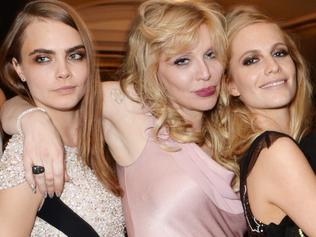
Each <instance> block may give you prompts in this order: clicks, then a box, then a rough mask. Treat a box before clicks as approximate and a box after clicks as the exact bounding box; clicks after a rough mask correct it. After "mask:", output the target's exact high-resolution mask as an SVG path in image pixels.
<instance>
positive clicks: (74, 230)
mask: <svg viewBox="0 0 316 237" xmlns="http://www.w3.org/2000/svg"><path fill="white" fill-rule="evenodd" d="M77 153H78V151H77V149H76V148H74V147H67V146H65V159H66V166H67V172H68V174H69V176H70V178H71V180H70V182H66V183H65V186H64V191H63V193H62V194H61V197H60V199H59V198H57V197H54V198H53V199H51V198H46V199H45V201H44V203H43V206H42V207H41V210H40V211H39V212H38V217H36V220H35V223H34V227H33V230H32V233H31V236H41V237H42V236H85V237H86V236H87V237H90V236H106V237H123V236H124V228H125V224H124V217H123V211H122V204H121V199H120V198H118V197H116V196H115V195H113V194H112V193H111V192H110V191H108V190H106V189H105V188H104V187H103V186H102V184H101V183H100V182H99V181H98V179H97V178H96V176H95V175H94V173H93V171H92V170H91V169H90V168H88V167H87V166H85V165H83V163H82V162H81V161H80V160H79V159H78V158H77ZM22 154H23V137H22V135H20V134H16V135H13V136H12V138H11V139H10V140H9V143H8V144H7V146H6V148H5V151H4V153H3V156H2V158H1V160H0V189H7V188H11V187H15V186H17V185H19V184H21V183H23V182H26V180H25V176H24V174H25V172H24V167H23V161H22ZM39 216H40V217H41V218H40V217H39ZM42 218H43V219H45V220H46V221H47V222H49V223H52V225H51V224H48V223H47V222H46V221H44V220H43V219H42ZM56 223H57V225H56ZM53 225H54V226H56V227H54V226H53ZM57 228H58V229H57ZM65 233H66V234H65ZM84 233H86V234H84Z"/></svg>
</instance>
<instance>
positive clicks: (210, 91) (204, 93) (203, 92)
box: [194, 86, 216, 97]
mask: <svg viewBox="0 0 316 237" xmlns="http://www.w3.org/2000/svg"><path fill="white" fill-rule="evenodd" d="M215 92H216V86H209V87H205V88H202V89H200V90H197V91H194V93H195V94H196V95H198V96H200V97H209V96H212V95H214V94H215Z"/></svg>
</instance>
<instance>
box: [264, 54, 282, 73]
mask: <svg viewBox="0 0 316 237" xmlns="http://www.w3.org/2000/svg"><path fill="white" fill-rule="evenodd" d="M279 71H280V65H279V63H278V62H277V60H276V59H275V58H273V57H271V58H268V59H266V67H265V74H266V75H269V74H271V73H278V72H279Z"/></svg>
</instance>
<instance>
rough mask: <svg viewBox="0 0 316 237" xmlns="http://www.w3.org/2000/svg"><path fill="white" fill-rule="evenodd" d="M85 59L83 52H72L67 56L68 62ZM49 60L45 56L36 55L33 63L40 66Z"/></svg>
mask: <svg viewBox="0 0 316 237" xmlns="http://www.w3.org/2000/svg"><path fill="white" fill-rule="evenodd" d="M85 57H86V53H85V52H73V53H70V54H69V56H68V59H69V60H74V61H82V60H83V59H85ZM50 60H51V58H50V57H49V56H45V55H37V56H36V57H35V58H34V61H35V62H36V63H39V64H42V63H47V62H49V61H50Z"/></svg>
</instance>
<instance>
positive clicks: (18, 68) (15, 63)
mask: <svg viewBox="0 0 316 237" xmlns="http://www.w3.org/2000/svg"><path fill="white" fill-rule="evenodd" d="M11 63H12V66H13V68H14V70H15V71H16V73H17V74H18V75H19V77H20V79H21V81H22V82H25V81H26V79H25V76H24V74H23V71H22V68H21V66H20V64H19V62H18V60H17V59H16V58H12V60H11Z"/></svg>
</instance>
